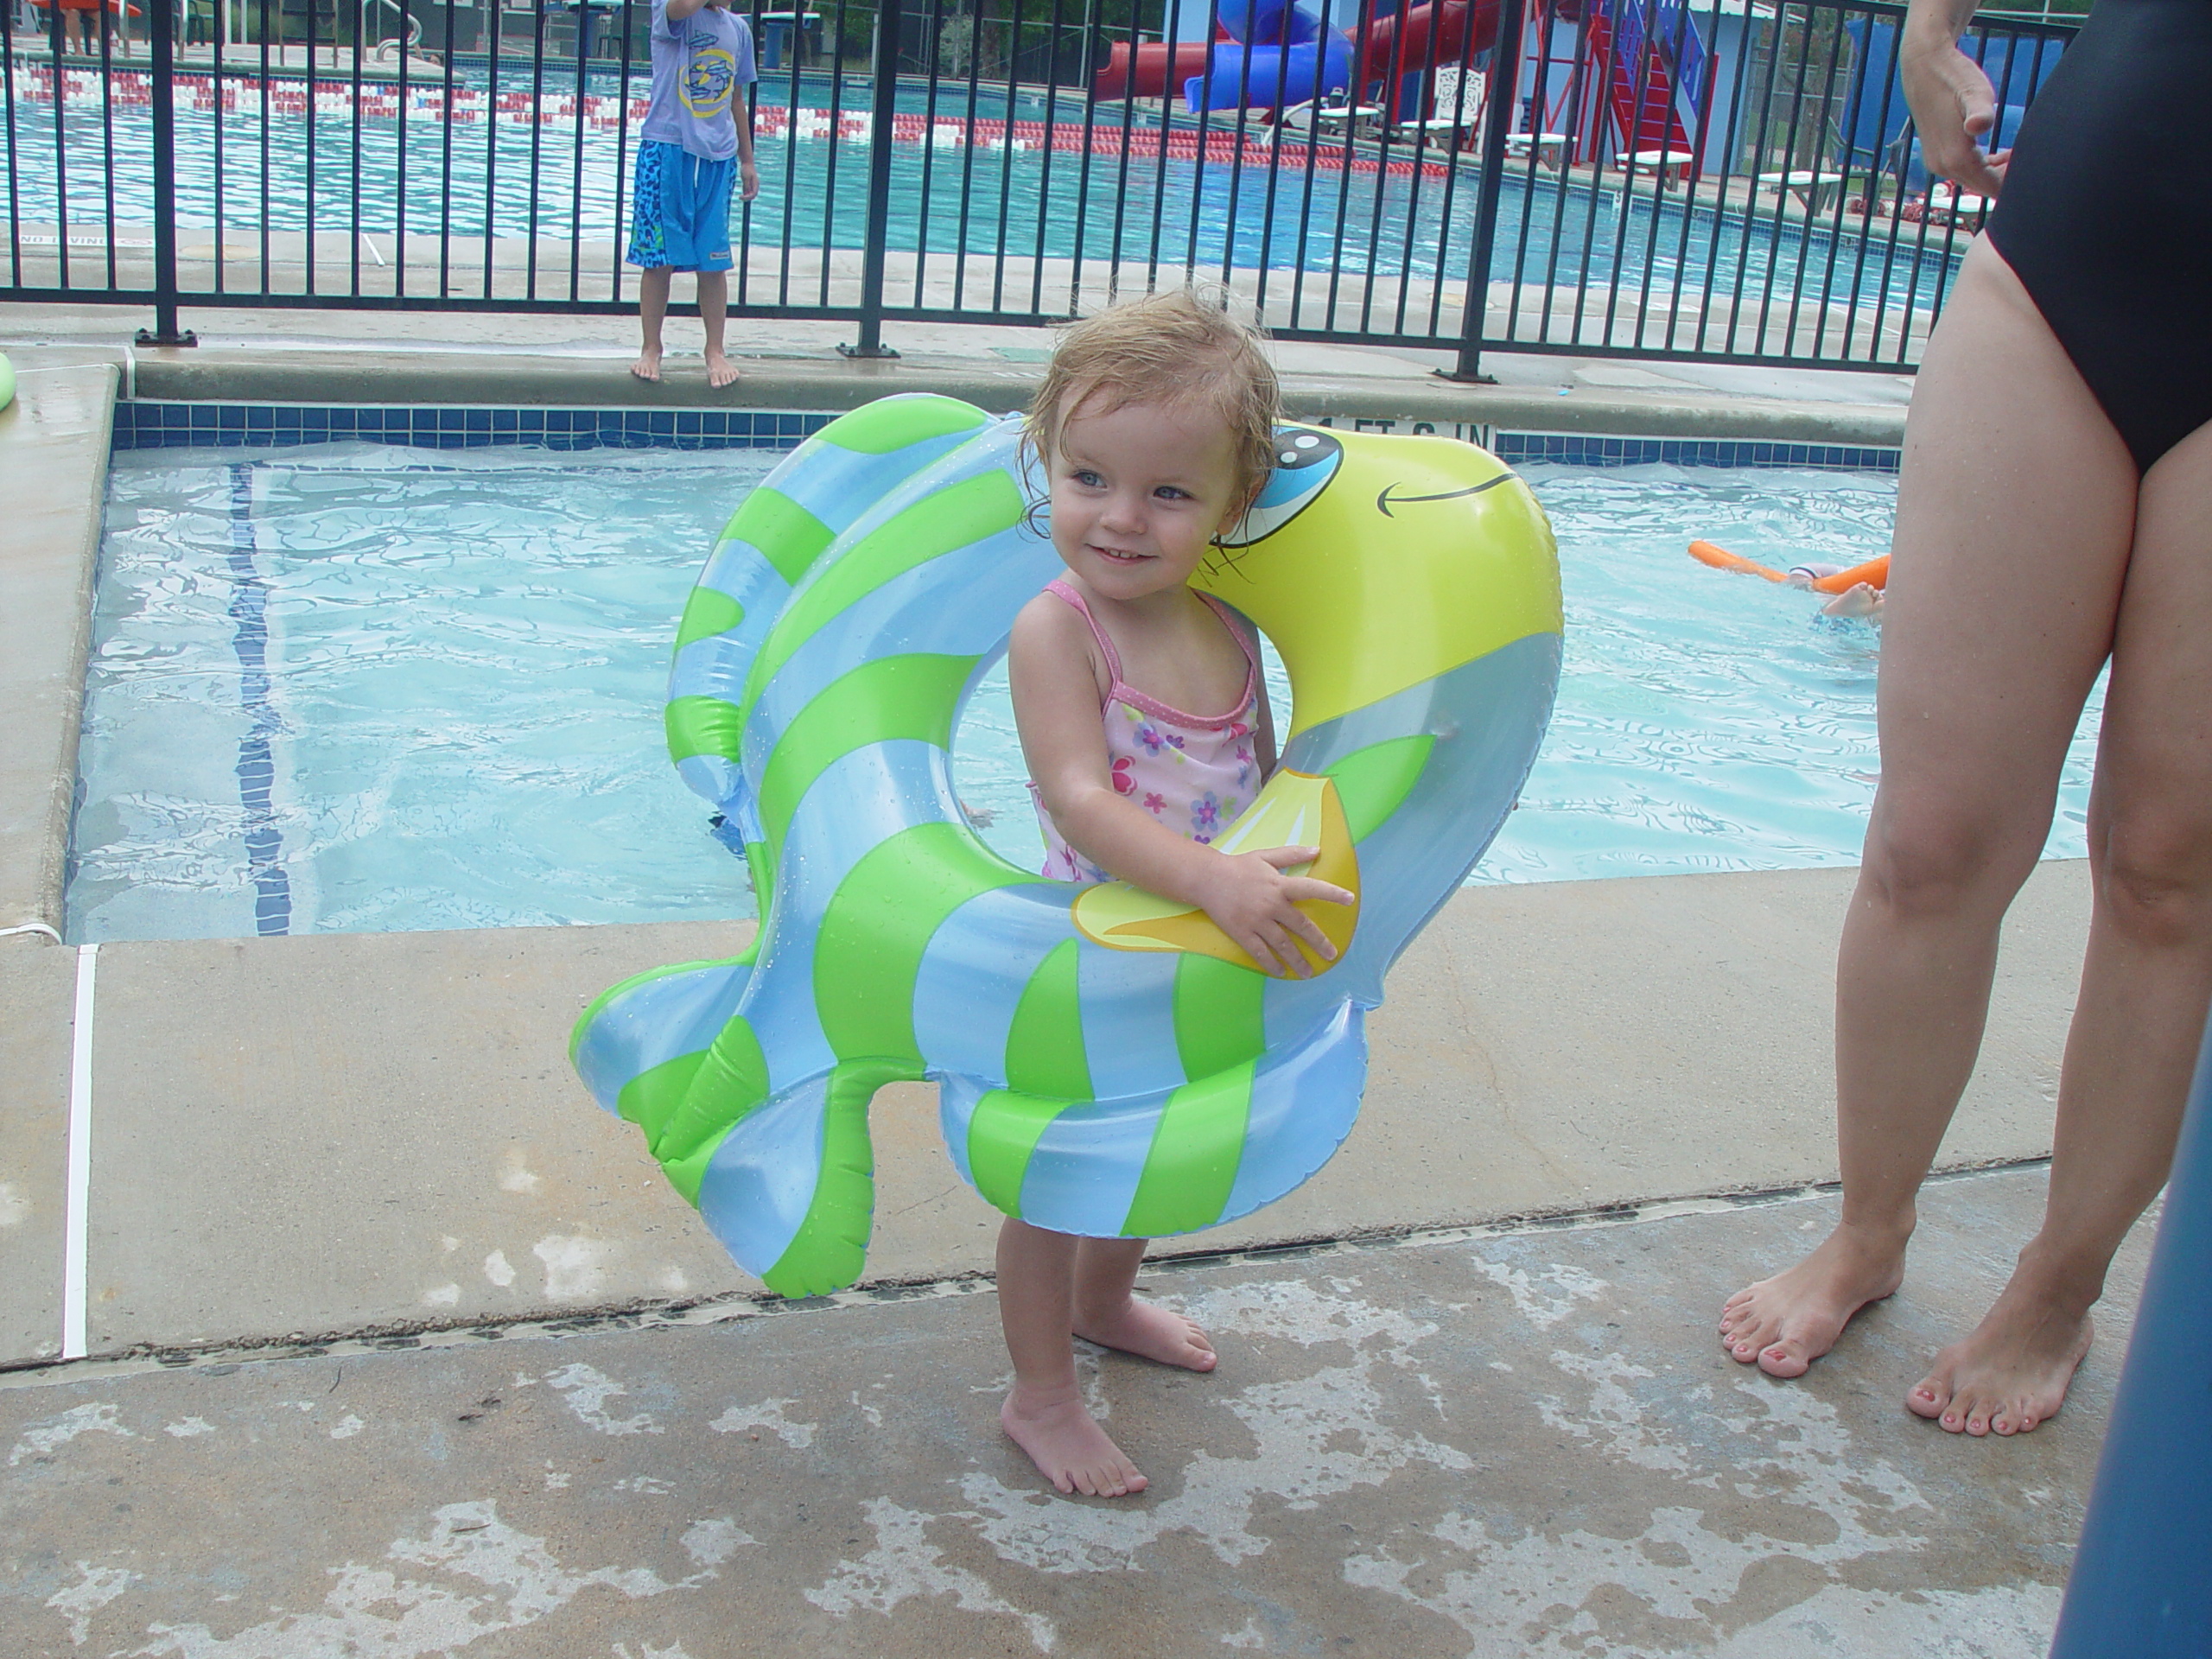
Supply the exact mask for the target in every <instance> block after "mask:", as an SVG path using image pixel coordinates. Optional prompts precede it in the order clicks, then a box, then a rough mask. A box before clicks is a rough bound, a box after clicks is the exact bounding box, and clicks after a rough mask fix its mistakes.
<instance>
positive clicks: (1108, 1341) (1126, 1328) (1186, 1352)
mask: <svg viewBox="0 0 2212 1659" xmlns="http://www.w3.org/2000/svg"><path fill="white" fill-rule="evenodd" d="M1075 1333H1076V1335H1077V1336H1078V1337H1081V1338H1083V1339H1084V1341H1085V1342H1095V1343H1096V1344H1098V1345H1099V1346H1100V1347H1102V1348H1114V1349H1118V1350H1119V1351H1121V1352H1122V1353H1125V1354H1135V1355H1136V1356H1137V1357H1139V1358H1140V1359H1154V1360H1158V1361H1159V1362H1160V1363H1161V1364H1162V1365H1179V1366H1181V1367H1182V1368H1183V1369H1184V1370H1186V1371H1210V1370H1213V1368H1214V1351H1213V1344H1212V1343H1211V1342H1209V1341H1208V1340H1207V1339H1206V1333H1205V1332H1204V1331H1202V1330H1200V1329H1199V1328H1198V1325H1197V1323H1196V1322H1195V1321H1193V1320H1191V1319H1185V1318H1184V1317H1183V1316H1182V1315H1181V1314H1180V1313H1169V1312H1168V1311H1167V1310H1166V1308H1164V1307H1160V1306H1154V1304H1153V1303H1151V1302H1141V1301H1139V1300H1137V1299H1136V1298H1135V1297H1134V1296H1132V1297H1130V1298H1129V1299H1128V1300H1126V1301H1124V1302H1123V1303H1122V1306H1120V1307H1119V1308H1117V1309H1116V1310H1115V1311H1114V1312H1112V1313H1105V1314H1101V1315H1098V1316H1096V1317H1091V1316H1088V1315H1084V1314H1081V1313H1078V1314H1077V1316H1076V1321H1075Z"/></svg>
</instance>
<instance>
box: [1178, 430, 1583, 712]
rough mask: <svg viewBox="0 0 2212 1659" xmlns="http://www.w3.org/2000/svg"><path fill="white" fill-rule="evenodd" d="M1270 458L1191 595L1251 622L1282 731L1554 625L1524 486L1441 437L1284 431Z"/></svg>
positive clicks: (1541, 520)
mask: <svg viewBox="0 0 2212 1659" xmlns="http://www.w3.org/2000/svg"><path fill="white" fill-rule="evenodd" d="M1279 443H1280V446H1281V447H1280V449H1279V451H1278V455H1277V460H1278V462H1279V463H1280V464H1279V465H1278V466H1277V467H1276V470H1275V472H1274V474H1273V475H1272V476H1271V477H1270V479H1269V480H1268V486H1267V488H1266V489H1265V490H1263V491H1262V493H1261V496H1260V499H1259V500H1258V501H1257V502H1256V503H1255V504H1254V506H1253V509H1252V511H1251V512H1249V514H1247V515H1246V518H1245V521H1244V523H1243V524H1242V525H1240V526H1239V527H1238V528H1237V529H1236V531H1233V532H1232V533H1231V534H1230V535H1229V536H1226V537H1224V538H1223V539H1224V546H1223V547H1222V548H1220V549H1219V550H1217V551H1216V552H1215V553H1214V554H1213V555H1212V556H1211V557H1209V559H1208V560H1207V562H1206V563H1205V567H1204V569H1202V570H1201V571H1200V572H1199V574H1198V576H1197V577H1196V578H1195V579H1194V583H1193V585H1194V586H1197V587H1199V588H1205V590H1206V591H1207V592H1209V593H1211V594H1217V595H1218V596H1219V597H1220V598H1222V599H1224V600H1226V601H1229V602H1230V604H1232V605H1234V606H1236V607H1237V608H1238V609H1239V610H1242V611H1243V612H1244V613H1246V614H1247V615H1249V617H1251V619H1252V620H1254V621H1255V622H1256V623H1258V624H1259V626H1260V627H1261V629H1262V632H1265V633H1266V634H1267V636H1268V639H1271V640H1273V641H1274V646H1275V649H1276V650H1277V651H1279V652H1281V653H1282V658H1283V663H1284V665H1285V666H1286V667H1287V668H1288V669H1289V670H1290V675H1291V679H1292V682H1293V683H1294V685H1295V686H1296V688H1297V697H1296V703H1297V707H1296V708H1295V709H1294V711H1293V714H1294V724H1293V727H1292V730H1293V731H1294V732H1300V731H1304V730H1306V728H1309V727H1313V726H1318V725H1320V724H1321V723H1322V722H1324V721H1330V720H1334V719H1336V718H1338V716H1339V715H1345V714H1349V713H1351V711H1352V710H1353V709H1363V708H1365V707H1367V705H1369V704H1370V703H1372V702H1379V701H1381V700H1382V699H1383V698H1384V697H1387V696H1392V695H1393V694H1394V693H1396V692H1399V691H1403V690H1407V689H1408V688H1409V687H1412V686H1415V685H1419V684H1420V683H1421V682H1423V681H1424V680H1430V679H1434V678H1435V677H1438V676H1439V675H1441V674H1446V673H1449V672H1450V671H1452V670H1453V669H1455V668H1458V667H1460V666H1461V665H1463V664H1467V663H1471V662H1473V661H1475V660H1476V659H1477V658H1481V657H1486V656H1488V655H1489V654H1490V653H1491V652H1494V651H1496V650H1497V649H1498V648H1499V647H1500V646H1503V645H1510V644H1512V642H1513V641H1515V640H1516V639H1525V638H1527V637H1528V636H1529V635H1530V634H1532V633H1556V632H1559V629H1560V596H1559V558H1558V553H1557V550H1556V548H1555V546H1554V543H1553V540H1552V531H1551V524H1550V523H1549V521H1548V520H1547V519H1546V518H1545V517H1544V511H1543V509H1542V508H1541V507H1540V506H1538V505H1536V499H1535V496H1534V495H1532V494H1531V493H1529V487H1528V486H1527V485H1525V484H1523V483H1522V481H1521V480H1519V479H1518V478H1516V477H1515V476H1514V475H1513V474H1512V472H1511V470H1510V468H1508V467H1505V466H1504V465H1503V463H1502V462H1500V461H1497V459H1496V458H1495V457H1494V456H1492V455H1491V454H1489V453H1488V452H1487V451H1486V450H1483V449H1478V448H1476V447H1475V446H1474V445H1473V444H1471V443H1461V442H1458V441H1457V440H1456V439H1452V438H1439V437H1428V436H1421V437H1389V436H1384V435H1380V434H1376V433H1363V432H1340V431H1335V430H1332V429H1327V428H1324V427H1285V428H1283V429H1281V433H1280V434H1279Z"/></svg>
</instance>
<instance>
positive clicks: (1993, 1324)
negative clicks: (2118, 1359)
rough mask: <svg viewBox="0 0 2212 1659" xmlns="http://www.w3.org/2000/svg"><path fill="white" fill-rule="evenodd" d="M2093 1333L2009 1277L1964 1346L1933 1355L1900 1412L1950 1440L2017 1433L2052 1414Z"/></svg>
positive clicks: (2083, 1317)
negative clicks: (1930, 1421)
mask: <svg viewBox="0 0 2212 1659" xmlns="http://www.w3.org/2000/svg"><path fill="white" fill-rule="evenodd" d="M2093 1334H2094V1332H2093V1328H2092V1326H2091V1325H2090V1322H2089V1316H2088V1313H2073V1312H2071V1311H2069V1310H2068V1309H2067V1308H2065V1307H2064V1306H2062V1304H2061V1302H2060V1300H2059V1299H2058V1298H2056V1297H2055V1296H2053V1295H2051V1294H2050V1292H2049V1291H2048V1290H2045V1289H2041V1288H2037V1287H2022V1285H2021V1283H2020V1275H2019V1274H2014V1275H2013V1278H2012V1283H2011V1284H2009V1285H2007V1286H2005V1293H2004V1294H2002V1295H2001V1296H1999V1298H1998V1299H1997V1305H1996V1306H1994V1307H1993V1308H1991V1309H1990V1310H1989V1312H1988V1313H1986V1314H1984V1315H1983V1316H1982V1321H1981V1323H1980V1325H1976V1326H1975V1327H1974V1330H1973V1331H1972V1332H1970V1333H1969V1334H1968V1335H1967V1338H1966V1340H1965V1341H1963V1342H1955V1343H1953V1344H1951V1345H1950V1346H1949V1347H1948V1348H1946V1349H1944V1350H1943V1351H1942V1353H1940V1354H1938V1355H1936V1367H1935V1369H1934V1370H1931V1371H1929V1373H1928V1375H1927V1376H1923V1377H1922V1378H1921V1379H1920V1381H1919V1382H1917V1383H1915V1384H1913V1386H1912V1389H1911V1390H1910V1392H1909V1393H1908V1394H1907V1395H1905V1397H1904V1403H1905V1409H1906V1410H1908V1411H1910V1412H1912V1413H1913V1414H1915V1415H1916V1416H1921V1417H1932V1418H1934V1419H1935V1420H1936V1423H1937V1424H1939V1425H1940V1426H1941V1427H1943V1428H1945V1429H1947V1430H1948V1431H1949V1432H1950V1433H1954V1434H1958V1433H1967V1434H1975V1435H1980V1434H1986V1433H1989V1432H1990V1431H1991V1430H1993V1429H1994V1430H1995V1431H1996V1432H1997V1433H1999V1434H2024V1433H2027V1432H2028V1431H2029V1430H2030V1429H2031V1428H2033V1427H2035V1426H2036V1425H2037V1424H2038V1423H2043V1422H2048V1421H2050V1419H2051V1418H2053V1417H2056V1415H2057V1414H2058V1408H2059V1407H2060V1406H2062V1405H2063V1404H2064V1403H2065V1401H2066V1389H2067V1386H2068V1384H2069V1383H2072V1382H2073V1380H2074V1372H2075V1368H2076V1367H2077V1366H2079V1365H2080V1364H2081V1363H2082V1356H2083V1355H2084V1354H2086V1353H2088V1351H2089V1340H2090V1338H2091V1336H2092V1335H2093Z"/></svg>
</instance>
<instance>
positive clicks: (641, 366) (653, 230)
mask: <svg viewBox="0 0 2212 1659" xmlns="http://www.w3.org/2000/svg"><path fill="white" fill-rule="evenodd" d="M652 53H653V90H652V107H651V109H649V110H648V111H647V112H646V115H645V124H644V125H643V126H641V127H639V130H638V171H637V184H636V200H635V203H634V205H633V210H632V219H631V226H630V251H629V256H628V257H629V262H630V263H631V264H633V265H636V266H637V267H639V270H642V271H643V272H644V273H645V274H644V276H643V277H641V278H640V279H639V283H638V289H639V306H638V313H639V321H640V322H641V323H642V324H643V326H644V329H645V347H644V349H643V350H642V351H640V352H639V354H638V360H637V361H636V362H635V363H633V364H632V365H630V372H631V373H632V374H634V375H636V376H637V377H638V378H639V379H640V380H658V379H659V378H660V356H661V340H660V325H661V319H662V318H663V317H664V316H665V315H667V313H668V294H669V288H670V286H671V281H672V279H673V277H674V276H675V273H676V272H677V271H679V270H690V271H696V272H697V273H698V277H699V320H700V321H702V323H704V324H705V325H706V331H707V384H708V385H710V386H727V385H732V384H733V383H734V382H735V381H736V379H737V365H735V364H734V363H733V362H731V361H730V360H729V359H728V356H726V355H725V354H724V353H723V351H722V320H723V317H724V315H726V313H727V312H728V307H729V277H728V275H727V273H728V270H729V268H730V264H731V260H730V247H729V197H730V186H731V184H732V182H733V175H734V181H735V182H737V184H738V185H739V187H740V188H741V189H742V190H743V192H744V198H745V200H747V201H750V200H753V197H755V196H756V195H758V194H760V172H759V170H758V169H756V168H754V167H753V121H752V110H751V105H750V100H749V96H748V99H747V104H746V105H745V106H744V107H743V108H741V107H740V105H739V101H738V100H739V94H740V93H741V92H742V91H744V90H745V89H747V88H750V87H751V86H752V85H753V81H754V79H756V77H755V74H754V71H753V30H752V29H751V28H750V27H749V26H748V25H747V22H746V21H745V19H744V18H743V17H741V16H737V15H736V14H735V13H734V12H732V11H731V10H729V0H653V28H652ZM733 162H734V163H735V165H734V167H733V165H732V163H733Z"/></svg>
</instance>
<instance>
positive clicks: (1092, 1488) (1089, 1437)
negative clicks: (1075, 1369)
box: [999, 1383, 1151, 1497]
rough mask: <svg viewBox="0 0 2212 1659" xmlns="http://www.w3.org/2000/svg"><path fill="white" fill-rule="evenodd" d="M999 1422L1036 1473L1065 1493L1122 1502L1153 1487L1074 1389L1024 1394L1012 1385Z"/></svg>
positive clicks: (1071, 1386) (1072, 1385)
mask: <svg viewBox="0 0 2212 1659" xmlns="http://www.w3.org/2000/svg"><path fill="white" fill-rule="evenodd" d="M999 1421H1000V1423H1001V1425H1002V1426H1003V1427H1005V1429H1006V1432H1007V1434H1009V1435H1010V1436H1012V1437H1013V1440H1014V1444H1015V1445H1016V1446H1020V1448H1021V1449H1022V1450H1023V1451H1025V1452H1027V1453H1028V1454H1029V1460H1030V1461H1031V1462H1032V1463H1034V1464H1035V1465H1037V1468H1038V1471H1039V1472H1040V1473H1041V1474H1043V1476H1044V1477H1045V1478H1046V1479H1047V1480H1049V1481H1051V1482H1052V1484H1053V1485H1055V1486H1057V1487H1058V1488H1059V1489H1060V1491H1063V1492H1081V1493H1083V1494H1084V1496H1085V1497H1127V1496H1128V1495H1129V1494H1131V1493H1135V1492H1141V1491H1144V1489H1145V1488H1146V1487H1147V1485H1149V1484H1151V1483H1150V1482H1149V1481H1147V1480H1146V1479H1145V1478H1144V1477H1143V1476H1142V1475H1141V1474H1139V1473H1138V1472H1137V1466H1136V1465H1135V1464H1134V1463H1131V1462H1130V1461H1129V1460H1128V1458H1127V1457H1125V1456H1123V1455H1122V1448H1121V1447H1120V1446H1116V1445H1115V1444H1114V1442H1113V1441H1112V1440H1110V1439H1109V1438H1108V1436H1107V1433H1106V1431H1105V1430H1104V1429H1103V1428H1101V1427H1098V1424H1097V1421H1096V1420H1095V1419H1094V1418H1093V1417H1092V1416H1091V1414H1090V1413H1089V1412H1087V1411H1085V1410H1084V1408H1083V1399H1082V1395H1081V1394H1080V1392H1079V1389H1078V1385H1077V1384H1076V1383H1066V1384H1065V1385H1064V1386H1061V1387H1058V1388H1052V1389H1024V1388H1022V1386H1021V1385H1020V1383H1016V1384H1015V1385H1014V1392H1013V1393H1011V1394H1009V1395H1007V1397H1006V1404H1005V1405H1003V1406H1001V1407H1000V1408H999Z"/></svg>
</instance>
